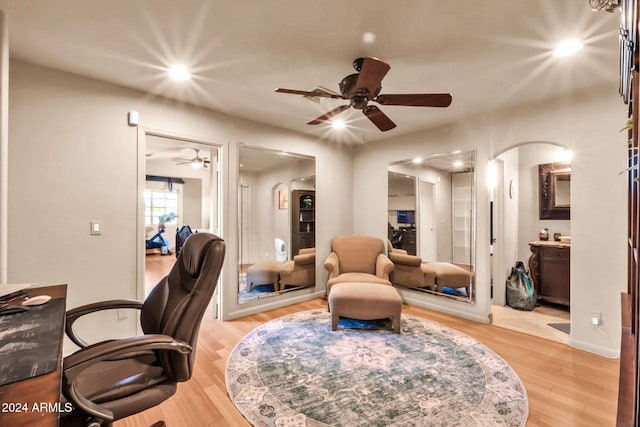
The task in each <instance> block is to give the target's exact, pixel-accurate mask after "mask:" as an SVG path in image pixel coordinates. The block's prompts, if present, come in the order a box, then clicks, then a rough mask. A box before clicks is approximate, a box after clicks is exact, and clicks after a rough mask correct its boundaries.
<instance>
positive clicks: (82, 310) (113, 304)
mask: <svg viewBox="0 0 640 427" xmlns="http://www.w3.org/2000/svg"><path fill="white" fill-rule="evenodd" d="M126 308H131V309H136V310H140V309H141V308H142V302H140V301H135V300H110V301H100V302H96V303H92V304H87V305H82V306H80V307H76V308H72V309H71V310H68V311H67V313H66V321H65V326H64V331H65V333H66V334H67V336H68V337H69V339H70V340H71V341H73V343H74V344H76V345H77V346H78V347H81V348H85V347H87V346H88V345H89V344H88V343H87V342H85V341H84V340H82V339H81V338H80V337H78V336H77V335H76V333H75V332H74V330H73V323H74V322H75V321H76V320H78V319H79V318H80V317H82V316H84V315H86V314H90V313H95V312H97V311H102V310H118V309H126Z"/></svg>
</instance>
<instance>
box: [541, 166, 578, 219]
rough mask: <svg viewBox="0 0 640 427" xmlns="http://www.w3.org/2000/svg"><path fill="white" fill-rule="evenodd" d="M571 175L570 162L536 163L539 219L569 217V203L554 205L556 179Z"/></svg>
mask: <svg viewBox="0 0 640 427" xmlns="http://www.w3.org/2000/svg"><path fill="white" fill-rule="evenodd" d="M566 175H568V176H571V163H569V162H555V163H543V164H540V165H538V193H539V201H540V219H571V205H570V204H569V205H568V206H564V205H560V206H558V205H556V202H555V200H556V180H557V178H558V177H559V176H566Z"/></svg>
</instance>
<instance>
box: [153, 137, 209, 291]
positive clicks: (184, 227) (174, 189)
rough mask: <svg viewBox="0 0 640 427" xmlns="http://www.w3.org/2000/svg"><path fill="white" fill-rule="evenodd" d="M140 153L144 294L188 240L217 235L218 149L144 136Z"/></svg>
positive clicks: (182, 141) (156, 281) (165, 270)
mask: <svg viewBox="0 0 640 427" xmlns="http://www.w3.org/2000/svg"><path fill="white" fill-rule="evenodd" d="M145 147H146V149H145V151H146V152H145V155H146V158H145V168H146V170H145V174H146V180H145V187H144V202H145V211H144V219H145V220H144V223H145V241H146V245H145V252H146V256H145V288H146V292H149V291H150V289H151V288H152V287H153V286H154V285H155V284H156V283H158V281H159V280H160V279H161V278H162V277H164V276H165V275H167V274H168V273H169V271H170V270H171V268H172V267H173V264H174V263H175V259H176V258H175V255H177V254H178V253H179V252H180V249H181V247H182V243H184V238H186V236H188V234H190V233H192V232H197V231H199V230H200V231H209V232H217V230H216V227H217V225H216V224H217V222H218V217H217V215H218V171H217V168H216V167H215V166H216V165H217V163H218V151H219V148H218V147H216V146H212V145H207V144H202V143H196V142H193V141H188V140H182V139H177V138H171V137H166V136H160V135H152V134H147V135H146V136H145ZM179 231H180V234H178V232H179ZM162 255H164V256H162ZM167 255H173V256H167Z"/></svg>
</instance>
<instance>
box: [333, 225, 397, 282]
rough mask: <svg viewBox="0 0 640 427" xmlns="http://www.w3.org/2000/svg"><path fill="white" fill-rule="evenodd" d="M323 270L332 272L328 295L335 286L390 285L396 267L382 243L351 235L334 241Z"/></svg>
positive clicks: (371, 238)
mask: <svg viewBox="0 0 640 427" xmlns="http://www.w3.org/2000/svg"><path fill="white" fill-rule="evenodd" d="M324 268H325V269H326V270H327V271H328V272H329V280H328V282H327V293H329V291H330V289H331V286H332V285H333V284H335V283H342V282H362V283H381V284H385V285H390V284H391V282H390V281H389V273H390V272H391V270H393V263H392V262H391V261H390V260H389V258H387V256H386V255H385V254H384V243H383V242H382V240H381V239H378V238H375V237H370V236H361V235H357V234H351V235H348V236H339V237H334V238H333V240H331V253H330V254H329V256H328V257H327V259H326V261H325V263H324Z"/></svg>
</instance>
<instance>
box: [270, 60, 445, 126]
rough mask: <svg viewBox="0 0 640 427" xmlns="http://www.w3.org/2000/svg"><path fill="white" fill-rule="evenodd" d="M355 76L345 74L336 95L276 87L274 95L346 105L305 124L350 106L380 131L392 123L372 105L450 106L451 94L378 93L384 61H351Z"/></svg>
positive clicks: (385, 69) (328, 117)
mask: <svg viewBox="0 0 640 427" xmlns="http://www.w3.org/2000/svg"><path fill="white" fill-rule="evenodd" d="M353 68H354V69H355V70H356V71H357V72H356V73H353V74H349V75H348V76H346V77H345V78H343V79H342V80H341V81H340V84H339V87H340V94H339V95H338V94H334V93H329V92H325V91H319V90H315V91H303V90H295V89H283V88H278V89H276V92H278V93H289V94H292V95H302V96H304V97H307V98H331V99H345V100H348V101H349V103H348V104H345V105H341V106H339V107H336V108H334V109H333V110H331V111H329V112H327V113H325V114H323V115H321V116H320V117H318V118H315V119H313V120H311V121H309V122H308V123H307V124H309V125H317V124H320V123H323V122H327V121H330V120H331V119H332V118H333V117H334V116H336V115H338V114H340V113H342V112H343V111H345V110H347V109H349V108H351V107H353V108H355V109H357V110H362V113H363V114H364V115H365V116H366V117H367V118H368V119H369V120H370V121H371V122H372V123H373V124H374V125H375V126H376V127H377V128H378V129H380V130H381V131H382V132H386V131H388V130H391V129H393V128H395V127H396V124H395V123H394V122H393V121H392V120H391V119H390V118H389V117H388V116H387V115H386V114H384V113H383V112H382V110H380V109H379V108H378V107H377V106H375V105H369V103H370V102H376V103H378V104H381V105H398V106H407V107H448V106H449V105H451V100H452V98H451V94H448V93H412V94H380V91H381V90H382V79H383V78H384V76H386V74H387V73H388V72H389V70H390V69H391V66H390V65H389V64H387V63H386V62H384V61H382V60H380V59H378V58H374V57H372V56H367V57H365V58H357V59H356V60H354V61H353Z"/></svg>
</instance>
